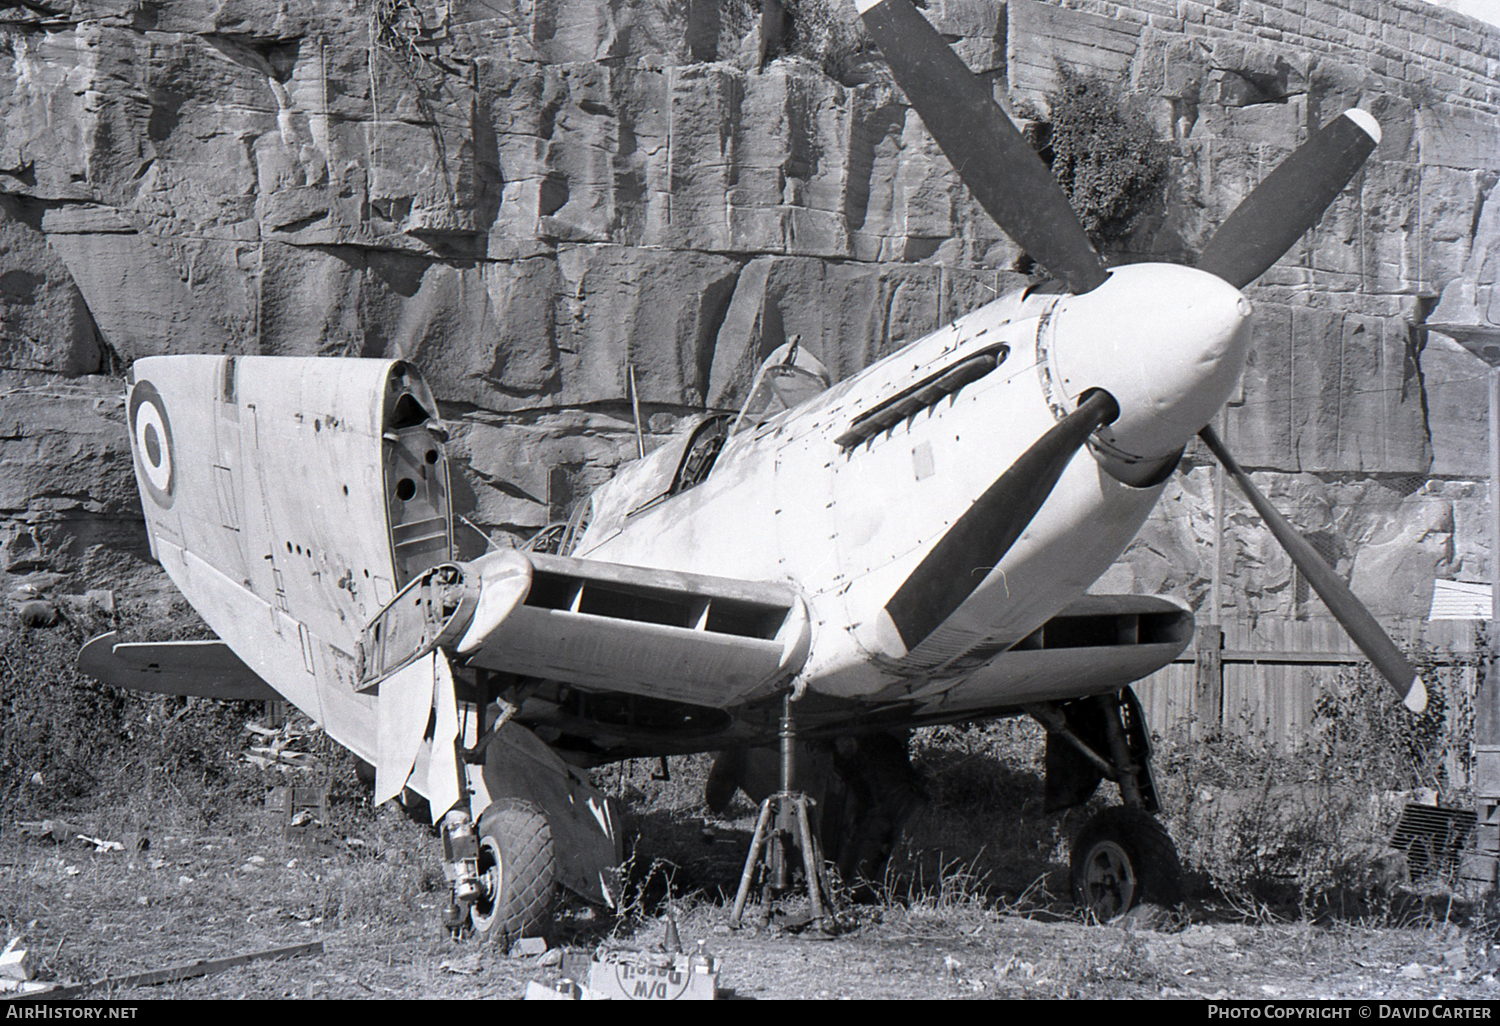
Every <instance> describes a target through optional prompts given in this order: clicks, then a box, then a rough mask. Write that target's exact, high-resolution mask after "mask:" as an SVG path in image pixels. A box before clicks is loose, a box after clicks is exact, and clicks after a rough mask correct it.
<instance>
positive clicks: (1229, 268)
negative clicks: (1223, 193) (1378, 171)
mask: <svg viewBox="0 0 1500 1026" xmlns="http://www.w3.org/2000/svg"><path fill="white" fill-rule="evenodd" d="M1379 143H1380V125H1379V123H1377V122H1376V120H1375V119H1374V118H1373V117H1371V116H1370V115H1369V114H1367V113H1365V112H1364V111H1362V110H1346V111H1344V113H1343V114H1341V115H1339V116H1338V117H1336V118H1334V119H1333V120H1332V121H1330V122H1329V123H1328V124H1326V125H1324V126H1323V127H1322V128H1321V129H1319V130H1318V131H1317V133H1315V134H1314V135H1313V136H1312V137H1311V138H1310V139H1308V140H1307V142H1305V143H1303V144H1302V145H1301V146H1299V147H1298V148H1297V150H1296V151H1295V152H1294V153H1293V154H1292V155H1291V156H1290V157H1288V158H1286V160H1284V161H1282V162H1281V164H1280V165H1278V166H1277V168H1276V170H1274V171H1272V172H1271V173H1270V174H1269V175H1267V176H1266V177H1265V179H1264V180H1263V181H1262V182H1261V183H1260V184H1259V185H1257V186H1256V187H1255V188H1254V189H1252V190H1251V191H1250V195H1248V196H1246V197H1245V198H1244V199H1243V200H1241V201H1240V205H1239V206H1237V207H1235V208H1234V212H1233V213H1232V214H1230V215H1229V217H1228V218H1227V219H1226V220H1225V221H1224V223H1223V224H1221V225H1220V226H1219V230H1218V231H1217V232H1215V233H1214V237H1213V238H1212V239H1209V240H1208V245H1207V246H1206V247H1204V250H1203V255H1202V256H1201V257H1199V258H1198V269H1199V270H1202V271H1208V272H1210V273H1212V274H1217V275H1218V276H1219V277H1220V278H1223V279H1224V280H1225V281H1227V282H1229V284H1231V285H1233V286H1234V287H1235V288H1237V289H1242V288H1244V287H1245V286H1246V285H1249V284H1250V283H1251V282H1252V281H1254V280H1255V279H1256V278H1259V277H1260V276H1261V275H1262V274H1263V273H1265V271H1266V269H1267V268H1269V267H1270V266H1271V265H1272V264H1274V263H1275V262H1276V261H1278V260H1280V259H1281V255H1282V254H1283V253H1285V252H1286V251H1287V250H1289V249H1291V248H1292V246H1293V244H1295V243H1296V241H1297V240H1298V239H1300V238H1302V236H1303V235H1304V234H1306V232H1307V231H1308V229H1310V228H1312V227H1313V226H1314V225H1316V224H1317V223H1318V221H1319V220H1321V219H1322V217H1323V211H1324V210H1326V209H1328V205H1329V204H1330V203H1332V202H1333V200H1334V197H1336V196H1337V195H1338V194H1339V193H1341V192H1343V191H1344V186H1346V185H1348V184H1349V180H1350V179H1352V178H1353V177H1354V174H1355V172H1356V171H1358V170H1359V169H1360V168H1361V167H1362V166H1364V162H1365V159H1366V158H1367V157H1369V155H1370V154H1371V153H1373V152H1374V151H1375V147H1376V146H1377V145H1379Z"/></svg>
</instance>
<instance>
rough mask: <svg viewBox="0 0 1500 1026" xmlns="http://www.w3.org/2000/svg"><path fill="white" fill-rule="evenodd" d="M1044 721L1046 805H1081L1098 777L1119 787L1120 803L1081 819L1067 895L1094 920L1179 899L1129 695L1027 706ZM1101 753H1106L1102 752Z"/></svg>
mask: <svg viewBox="0 0 1500 1026" xmlns="http://www.w3.org/2000/svg"><path fill="white" fill-rule="evenodd" d="M1026 712H1027V713H1029V714H1030V715H1031V716H1032V717H1033V718H1034V719H1036V720H1037V721H1038V722H1040V723H1041V724H1042V726H1044V727H1046V728H1047V755H1046V759H1047V782H1046V792H1045V802H1046V807H1047V809H1048V810H1049V811H1052V810H1056V809H1063V808H1067V807H1069V806H1072V805H1078V804H1081V803H1083V802H1085V801H1087V800H1088V799H1089V797H1090V796H1091V795H1092V794H1093V793H1094V790H1095V789H1096V788H1097V787H1098V786H1099V781H1100V780H1104V779H1108V780H1113V781H1115V783H1117V784H1118V785H1119V787H1120V799H1121V801H1122V802H1123V803H1124V805H1123V806H1122V807H1115V808H1110V809H1105V810H1104V811H1103V812H1101V813H1099V814H1098V815H1097V816H1095V817H1093V818H1092V819H1090V820H1089V821H1088V822H1087V823H1086V824H1084V827H1083V830H1082V831H1080V832H1079V834H1078V837H1077V838H1076V839H1075V840H1074V842H1073V857H1072V865H1071V873H1070V876H1071V881H1072V885H1073V898H1074V900H1075V901H1076V902H1077V903H1078V905H1079V906H1080V907H1081V908H1083V909H1085V910H1086V911H1087V912H1089V913H1090V914H1091V915H1092V916H1093V917H1094V918H1096V919H1097V920H1099V921H1100V922H1108V921H1110V920H1113V919H1118V918H1120V917H1121V916H1124V915H1129V914H1134V915H1136V916H1144V917H1155V916H1157V915H1159V914H1161V913H1162V912H1164V911H1165V910H1167V909H1170V908H1172V907H1173V906H1175V905H1177V904H1178V903H1179V902H1181V901H1182V867H1181V865H1180V864H1179V862H1178V860H1177V849H1176V848H1175V847H1174V846H1173V844H1172V838H1171V837H1170V836H1169V835H1168V834H1167V831H1166V828H1165V827H1163V826H1162V825H1161V823H1160V822H1159V821H1158V820H1157V819H1156V817H1155V816H1154V815H1152V813H1154V812H1156V811H1157V810H1158V808H1159V806H1158V803H1157V800H1156V788H1155V787H1154V786H1153V784H1152V782H1151V770H1150V762H1151V746H1150V742H1149V741H1148V740H1147V738H1146V730H1145V720H1144V718H1143V717H1142V715H1141V707H1140V703H1139V702H1138V701H1137V700H1136V697H1135V694H1134V693H1133V692H1132V691H1131V690H1130V689H1129V688H1125V689H1124V690H1122V691H1120V692H1119V693H1117V694H1112V695H1096V696H1094V697H1092V698H1084V699H1078V700H1076V701H1073V702H1065V703H1064V702H1049V703H1046V704H1038V705H1030V706H1027V707H1026ZM1106 753H1107V754H1106Z"/></svg>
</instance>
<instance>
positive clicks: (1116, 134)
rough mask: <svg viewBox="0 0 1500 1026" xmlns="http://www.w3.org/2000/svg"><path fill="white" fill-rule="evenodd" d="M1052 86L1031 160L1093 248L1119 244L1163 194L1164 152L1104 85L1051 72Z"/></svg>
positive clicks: (1063, 69) (1029, 112)
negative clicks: (1036, 160)
mask: <svg viewBox="0 0 1500 1026" xmlns="http://www.w3.org/2000/svg"><path fill="white" fill-rule="evenodd" d="M1058 73H1059V76H1060V85H1059V87H1058V89H1057V90H1056V91H1055V92H1052V93H1049V94H1047V105H1048V107H1049V111H1048V113H1047V114H1046V115H1045V116H1043V115H1040V114H1039V113H1038V112H1037V111H1035V110H1033V109H1027V108H1025V107H1024V106H1023V107H1022V109H1021V113H1023V114H1025V115H1026V116H1028V117H1033V118H1038V119H1039V120H1040V121H1041V124H1040V126H1039V133H1038V135H1039V138H1038V139H1037V140H1036V141H1037V143H1038V144H1039V152H1040V153H1041V156H1042V158H1043V159H1044V160H1046V161H1047V162H1048V163H1049V164H1050V165H1051V168H1052V175H1053V177H1054V178H1056V179H1057V181H1058V183H1059V184H1060V185H1061V186H1062V187H1063V191H1064V192H1065V193H1066V194H1067V197H1068V203H1069V205H1071V206H1072V208H1073V211H1074V213H1076V214H1077V215H1078V219H1079V220H1080V221H1081V222H1083V228H1084V231H1086V232H1087V233H1088V235H1089V238H1091V239H1092V240H1093V241H1094V243H1095V244H1096V245H1101V246H1103V245H1108V244H1110V243H1117V242H1119V241H1121V240H1123V239H1124V238H1125V237H1126V236H1127V235H1128V234H1129V233H1130V231H1131V230H1132V229H1133V228H1134V227H1135V225H1136V222H1137V220H1138V219H1139V218H1140V216H1141V214H1142V213H1144V212H1145V211H1146V210H1147V209H1148V208H1149V207H1151V206H1152V205H1153V204H1154V203H1156V202H1157V201H1158V200H1159V199H1160V197H1161V194H1162V190H1163V189H1164V188H1165V186H1166V182H1167V172H1168V169H1169V167H1170V150H1169V148H1168V147H1167V145H1166V144H1165V143H1163V142H1162V141H1161V140H1159V139H1157V137H1156V133H1155V131H1154V130H1153V129H1152V127H1151V123H1150V122H1149V121H1147V120H1146V118H1145V117H1144V116H1142V115H1141V114H1139V113H1137V112H1135V111H1132V110H1130V109H1128V108H1126V107H1125V106H1123V105H1122V104H1121V103H1120V102H1119V101H1118V100H1117V99H1116V98H1115V96H1114V93H1113V90H1112V89H1111V88H1110V86H1109V83H1107V82H1105V81H1104V80H1103V79H1100V78H1096V77H1094V76H1091V75H1084V74H1081V73H1079V72H1077V71H1074V70H1072V69H1070V68H1068V67H1067V66H1065V65H1063V66H1059V68H1058Z"/></svg>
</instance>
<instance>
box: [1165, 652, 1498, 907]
mask: <svg viewBox="0 0 1500 1026" xmlns="http://www.w3.org/2000/svg"><path fill="white" fill-rule="evenodd" d="M1423 675H1424V678H1425V679H1426V680H1427V684H1428V689H1429V690H1428V694H1429V703H1428V709H1427V712H1426V713H1424V714H1423V715H1422V716H1413V715H1411V713H1409V712H1408V711H1407V710H1406V709H1405V708H1404V707H1402V706H1401V704H1400V702H1399V701H1398V700H1397V699H1396V697H1395V696H1394V695H1393V694H1392V693H1391V691H1390V689H1389V688H1387V687H1386V686H1385V684H1384V683H1383V682H1382V681H1380V680H1378V679H1376V678H1375V677H1374V675H1373V673H1372V671H1371V670H1370V668H1369V667H1364V666H1361V667H1356V668H1353V669H1351V670H1348V671H1345V672H1342V673H1340V674H1338V675H1336V676H1333V677H1331V678H1329V679H1325V680H1323V681H1321V682H1320V683H1319V684H1318V685H1317V687H1318V690H1317V694H1316V697H1315V699H1314V703H1313V708H1314V718H1313V722H1312V724H1311V725H1310V726H1309V729H1308V730H1307V731H1306V732H1305V736H1304V737H1303V738H1302V739H1301V740H1300V742H1299V743H1285V744H1274V743H1271V742H1269V741H1268V740H1267V739H1266V738H1265V737H1263V736H1258V735H1249V736H1241V737H1235V736H1215V737H1208V738H1198V739H1193V738H1191V737H1190V736H1189V731H1188V730H1186V729H1183V730H1180V731H1176V732H1174V733H1173V734H1171V735H1169V736H1168V737H1167V738H1165V739H1160V740H1159V742H1158V745H1157V756H1156V770H1157V773H1156V780H1157V783H1158V786H1159V787H1160V788H1161V791H1162V794H1163V805H1164V807H1165V808H1166V809H1167V810H1168V817H1167V818H1168V823H1169V826H1170V828H1171V831H1172V835H1173V837H1174V838H1175V839H1176V841H1177V843H1178V845H1179V849H1180V854H1181V855H1182V858H1183V864H1184V866H1185V867H1187V868H1188V869H1189V870H1196V871H1197V872H1199V873H1202V874H1204V875H1205V876H1206V877H1207V878H1208V879H1209V881H1211V883H1212V884H1213V885H1214V887H1215V888H1216V889H1217V890H1218V891H1219V892H1220V893H1221V894H1222V895H1224V896H1226V897H1228V898H1230V899H1231V900H1232V901H1234V902H1236V903H1238V904H1240V905H1242V906H1244V907H1263V906H1264V905H1265V904H1266V903H1270V904H1272V905H1280V906H1282V907H1285V906H1286V905H1287V904H1289V903H1295V904H1296V905H1298V906H1299V907H1301V908H1302V909H1304V910H1306V909H1309V908H1311V907H1313V906H1317V905H1321V904H1324V903H1326V902H1328V901H1330V900H1333V899H1334V898H1336V897H1338V896H1339V895H1341V894H1349V893H1356V892H1360V893H1362V892H1365V891H1367V890H1369V885H1370V884H1371V881H1372V878H1373V877H1374V876H1375V875H1376V874H1375V869H1374V867H1375V865H1376V863H1377V860H1379V859H1380V857H1381V856H1382V855H1383V854H1384V853H1385V852H1386V851H1387V850H1388V849H1387V845H1388V840H1389V836H1390V832H1391V829H1392V828H1393V826H1394V824H1395V817H1396V816H1397V815H1399V813H1400V809H1401V805H1402V804H1403V803H1404V793H1405V792H1408V791H1410V790H1412V789H1414V788H1419V787H1426V788H1433V789H1436V790H1437V791H1438V794H1439V797H1440V800H1442V801H1444V802H1445V803H1452V804H1460V803H1463V802H1464V801H1465V792H1464V790H1463V789H1462V788H1461V787H1460V786H1459V784H1458V782H1456V781H1454V780H1451V779H1450V778H1449V775H1448V770H1447V767H1448V766H1449V765H1451V764H1452V763H1453V762H1454V759H1455V758H1457V759H1460V760H1462V759H1464V758H1467V757H1468V750H1467V745H1468V744H1469V740H1468V738H1469V733H1470V729H1469V724H1470V723H1471V722H1472V713H1465V711H1464V710H1466V709H1468V708H1469V707H1470V705H1471V702H1470V700H1469V698H1468V697H1467V693H1466V689H1465V688H1464V687H1463V686H1462V682H1461V680H1460V678H1459V675H1458V674H1456V673H1452V672H1448V671H1444V672H1438V671H1436V670H1435V669H1434V668H1433V667H1432V666H1430V665H1428V666H1426V667H1424V670H1423Z"/></svg>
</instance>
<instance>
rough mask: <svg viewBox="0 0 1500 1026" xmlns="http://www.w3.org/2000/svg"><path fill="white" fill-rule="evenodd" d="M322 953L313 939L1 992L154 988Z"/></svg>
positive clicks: (66, 994)
mask: <svg viewBox="0 0 1500 1026" xmlns="http://www.w3.org/2000/svg"><path fill="white" fill-rule="evenodd" d="M322 953H323V942H322V941H309V942H308V943H306V944H293V945H290V946H289V947H284V948H269V949H267V950H265V951H252V952H250V953H248V954H244V955H232V956H230V957H229V958H206V959H199V960H198V961H196V962H189V963H187V964H186V965H178V966H172V967H171V968H169V969H153V970H150V971H148V972H143V973H131V974H129V975H127V976H106V977H104V978H103V979H98V980H94V981H93V982H91V983H78V984H74V985H73V986H70V987H54V988H53V989H51V990H48V991H44V992H41V993H34V994H16V995H0V1001H5V1000H11V1001H23V1000H26V999H28V998H46V999H47V1000H48V1001H52V1000H56V999H58V998H75V997H81V996H82V995H84V994H87V993H88V992H89V991H93V990H100V989H103V988H107V987H152V986H155V985H157V984H159V983H175V982H177V981H178V980H190V979H193V978H195V977H198V976H212V975H213V974H214V973H221V972H223V971H224V970H226V969H233V968H234V967H235V966H240V965H245V964H247V963H249V962H260V961H265V960H267V959H277V958H295V957H296V956H298V955H320V954H322Z"/></svg>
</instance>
